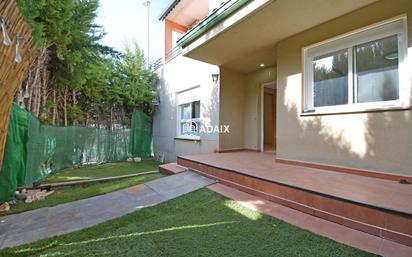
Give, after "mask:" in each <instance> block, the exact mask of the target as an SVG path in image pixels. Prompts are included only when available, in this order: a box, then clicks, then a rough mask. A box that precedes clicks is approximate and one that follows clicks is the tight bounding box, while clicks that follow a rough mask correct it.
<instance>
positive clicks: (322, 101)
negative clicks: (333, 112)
mask: <svg viewBox="0 0 412 257" xmlns="http://www.w3.org/2000/svg"><path fill="white" fill-rule="evenodd" d="M313 78H314V89H313V90H314V92H313V101H314V106H315V107H319V106H330V105H340V104H347V103H348V51H347V50H342V51H338V52H335V53H331V54H328V55H324V56H319V57H316V58H315V59H314V60H313Z"/></svg>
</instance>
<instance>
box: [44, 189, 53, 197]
mask: <svg viewBox="0 0 412 257" xmlns="http://www.w3.org/2000/svg"><path fill="white" fill-rule="evenodd" d="M53 193H54V191H53V190H50V191H49V192H47V193H46V197H47V196H49V195H51V194H53Z"/></svg>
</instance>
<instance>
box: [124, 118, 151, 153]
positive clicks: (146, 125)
mask: <svg viewBox="0 0 412 257" xmlns="http://www.w3.org/2000/svg"><path fill="white" fill-rule="evenodd" d="M131 123H132V124H131V131H130V148H129V150H130V153H131V155H133V156H139V157H142V158H150V157H151V156H152V150H153V147H152V119H151V118H150V117H149V116H147V115H146V114H145V113H144V112H141V111H138V110H134V111H133V115H132V122H131Z"/></svg>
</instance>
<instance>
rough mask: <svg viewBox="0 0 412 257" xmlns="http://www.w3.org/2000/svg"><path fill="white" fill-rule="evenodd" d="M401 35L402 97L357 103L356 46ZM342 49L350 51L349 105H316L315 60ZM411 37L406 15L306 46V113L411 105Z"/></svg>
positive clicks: (393, 107)
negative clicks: (409, 62) (354, 72)
mask: <svg viewBox="0 0 412 257" xmlns="http://www.w3.org/2000/svg"><path fill="white" fill-rule="evenodd" d="M394 35H397V36H398V56H399V57H398V58H399V99H397V100H391V101H379V102H368V103H356V102H354V99H355V101H356V99H357V97H356V95H355V94H356V92H357V88H356V85H354V84H355V81H356V79H354V76H356V74H353V71H354V69H353V47H355V46H357V45H360V44H364V43H367V42H371V41H374V40H378V39H382V38H385V37H389V36H394ZM340 50H347V51H348V104H343V105H333V106H321V107H314V103H313V92H314V90H313V88H314V81H313V64H312V63H313V60H314V58H315V57H317V56H322V55H326V54H329V53H333V52H336V51H340ZM407 55H408V36H407V19H406V15H402V16H399V17H395V18H393V19H390V20H386V21H383V22H380V23H378V24H374V25H371V26H368V27H365V28H362V29H359V30H356V31H353V32H350V33H347V34H344V35H341V36H338V37H335V38H332V39H329V40H326V41H323V42H320V43H317V44H314V45H311V46H308V47H306V48H304V49H303V61H304V67H303V74H304V75H303V90H304V94H303V97H304V102H303V110H302V111H303V112H302V115H305V114H309V115H313V114H327V113H345V112H365V111H375V110H388V109H404V108H405V109H406V108H410V106H409V105H410V103H409V99H410V97H409V95H410V87H411V86H410V81H409V76H408V72H409V71H408V68H407V67H408V65H407V62H408V57H407Z"/></svg>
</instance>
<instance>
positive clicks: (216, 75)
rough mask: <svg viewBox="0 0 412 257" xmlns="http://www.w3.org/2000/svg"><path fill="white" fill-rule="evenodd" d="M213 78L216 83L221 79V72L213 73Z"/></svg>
mask: <svg viewBox="0 0 412 257" xmlns="http://www.w3.org/2000/svg"><path fill="white" fill-rule="evenodd" d="M212 80H213V82H215V83H216V82H217V81H218V80H219V74H212Z"/></svg>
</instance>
